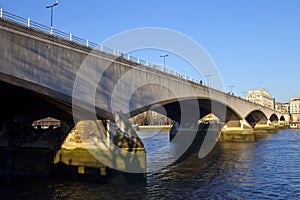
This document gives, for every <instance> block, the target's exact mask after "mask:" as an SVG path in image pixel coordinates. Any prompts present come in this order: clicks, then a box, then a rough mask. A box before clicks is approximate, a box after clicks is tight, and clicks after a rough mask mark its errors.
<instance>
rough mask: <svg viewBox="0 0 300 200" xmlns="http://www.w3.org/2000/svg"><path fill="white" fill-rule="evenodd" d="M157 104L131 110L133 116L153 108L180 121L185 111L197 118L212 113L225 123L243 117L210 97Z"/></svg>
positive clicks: (185, 113) (187, 114)
mask: <svg viewBox="0 0 300 200" xmlns="http://www.w3.org/2000/svg"><path fill="white" fill-rule="evenodd" d="M155 105H156V106H147V107H143V108H139V109H135V110H134V111H133V112H131V116H135V115H137V114H139V113H142V112H144V111H147V110H149V109H151V110H153V111H155V112H157V113H160V114H163V115H166V116H167V117H169V118H170V119H172V120H174V121H179V122H180V121H182V120H183V119H182V115H183V112H184V116H186V117H190V116H191V118H193V119H194V118H197V120H199V119H201V118H203V117H205V116H207V115H208V114H211V113H212V114H214V115H215V116H217V117H218V118H219V119H220V120H221V121H222V122H225V123H227V122H229V121H239V120H240V119H241V117H240V116H239V115H238V114H237V113H236V112H234V111H233V110H232V109H230V108H229V107H228V106H226V105H224V104H222V103H219V102H216V101H211V100H209V99H179V100H178V99H176V100H170V101H168V102H158V103H156V104H155ZM157 105H158V106H157ZM195 115H197V116H195Z"/></svg>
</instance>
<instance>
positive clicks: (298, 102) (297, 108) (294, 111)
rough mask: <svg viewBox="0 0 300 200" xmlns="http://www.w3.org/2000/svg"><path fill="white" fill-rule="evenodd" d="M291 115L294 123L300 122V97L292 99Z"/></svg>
mask: <svg viewBox="0 0 300 200" xmlns="http://www.w3.org/2000/svg"><path fill="white" fill-rule="evenodd" d="M289 104H290V115H291V121H292V122H299V121H300V97H293V98H291V99H290V102H289Z"/></svg>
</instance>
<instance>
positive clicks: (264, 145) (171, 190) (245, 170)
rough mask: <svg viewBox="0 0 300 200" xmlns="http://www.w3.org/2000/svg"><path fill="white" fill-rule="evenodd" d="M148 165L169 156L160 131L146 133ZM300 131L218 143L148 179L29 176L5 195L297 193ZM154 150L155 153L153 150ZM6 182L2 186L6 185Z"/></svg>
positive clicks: (289, 196) (215, 196)
mask: <svg viewBox="0 0 300 200" xmlns="http://www.w3.org/2000/svg"><path fill="white" fill-rule="evenodd" d="M145 139H146V140H145V141H143V142H144V144H145V147H146V150H147V152H148V153H149V154H148V155H147V158H148V161H147V162H148V164H149V167H150V166H151V165H152V166H154V165H156V164H157V163H159V162H160V161H161V160H163V159H165V157H164V156H163V154H164V152H162V151H156V152H155V153H153V154H151V151H153V150H157V149H160V148H161V147H163V146H164V144H167V142H168V136H167V135H166V134H165V133H159V134H157V135H156V136H155V137H153V138H149V137H148V138H145ZM299 148H300V131H299V130H289V129H288V130H281V131H278V132H277V133H275V134H265V135H260V136H259V137H258V141H257V142H254V143H228V142H222V143H217V145H216V146H215V148H214V149H213V151H212V152H210V154H209V155H208V156H207V157H206V158H204V159H199V158H198V154H197V153H198V152H195V153H194V154H192V155H191V156H190V157H188V158H187V159H186V160H185V161H184V162H180V163H176V164H174V165H171V166H169V167H166V168H164V169H162V170H161V171H156V172H152V173H149V174H148V179H147V183H146V184H145V185H140V184H127V183H125V182H124V180H122V177H119V178H116V179H115V180H113V181H112V182H110V183H107V182H106V183H101V182H87V181H78V180H76V181H75V180H69V181H67V180H51V179H49V180H45V179H42V178H39V177H36V178H35V179H33V178H32V177H31V178H30V179H28V178H24V179H23V180H21V181H20V179H18V181H16V182H14V184H13V185H11V186H10V187H5V188H3V187H1V189H0V191H1V192H0V198H1V199H5V198H7V199H72V200H73V199H297V198H298V197H299V196H300V165H299V163H300V153H299V150H300V149H299ZM150 155H151V156H150ZM2 188H3V189H2Z"/></svg>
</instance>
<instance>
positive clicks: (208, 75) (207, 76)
mask: <svg viewBox="0 0 300 200" xmlns="http://www.w3.org/2000/svg"><path fill="white" fill-rule="evenodd" d="M210 76H211V74H207V75H205V77H206V78H207V86H209V77H210Z"/></svg>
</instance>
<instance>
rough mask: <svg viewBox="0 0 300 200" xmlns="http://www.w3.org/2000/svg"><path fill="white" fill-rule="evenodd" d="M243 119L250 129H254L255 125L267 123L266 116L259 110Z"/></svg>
mask: <svg viewBox="0 0 300 200" xmlns="http://www.w3.org/2000/svg"><path fill="white" fill-rule="evenodd" d="M245 119H246V121H247V122H248V123H249V124H250V126H251V127H255V126H256V125H257V124H267V122H268V119H267V117H266V115H265V114H264V113H263V112H262V111H260V110H254V111H252V112H251V113H249V114H248V116H247V117H246V118H245Z"/></svg>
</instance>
